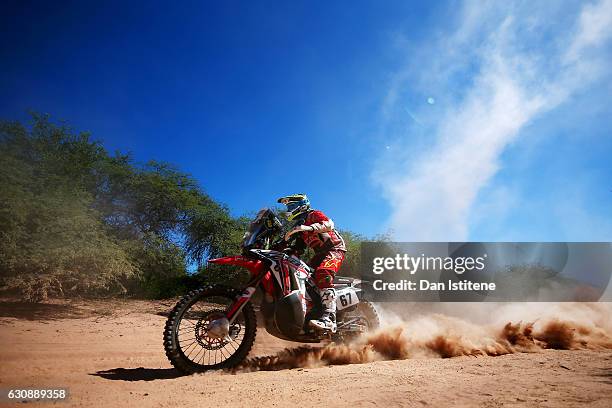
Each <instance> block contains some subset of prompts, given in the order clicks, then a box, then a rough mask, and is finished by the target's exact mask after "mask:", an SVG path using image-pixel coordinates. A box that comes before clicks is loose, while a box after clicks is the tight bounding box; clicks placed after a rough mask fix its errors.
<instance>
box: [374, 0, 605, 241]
mask: <svg viewBox="0 0 612 408" xmlns="http://www.w3.org/2000/svg"><path fill="white" fill-rule="evenodd" d="M492 4H493V3H488V7H481V5H480V4H475V3H466V5H465V7H464V12H463V13H462V18H461V21H460V23H459V26H458V29H457V30H456V32H455V33H454V34H453V35H452V36H449V37H444V36H443V37H442V38H441V40H439V41H437V42H436V43H435V44H434V45H433V47H432V48H431V49H427V50H425V51H424V52H423V54H425V55H428V56H429V57H428V58H429V60H428V61H425V62H424V61H422V60H421V61H420V63H421V64H422V65H421V67H419V68H415V66H414V65H411V66H410V67H409V68H407V69H406V71H405V72H400V73H398V74H397V76H396V80H395V81H394V82H393V84H392V86H391V89H390V90H389V92H388V95H389V96H388V98H387V100H386V102H385V107H384V112H385V120H386V121H389V115H390V112H402V111H404V114H405V110H404V109H397V110H394V109H392V107H393V105H398V104H401V103H403V102H402V98H401V95H402V93H403V92H405V88H407V87H415V88H416V87H419V86H420V87H423V88H425V87H427V85H426V84H430V86H431V88H436V89H435V92H431V95H432V96H433V97H435V98H436V102H437V103H436V107H437V106H439V105H440V104H439V103H438V101H440V100H441V99H442V98H440V96H444V95H448V98H447V99H448V101H447V103H446V105H445V106H444V111H443V113H441V114H439V115H438V116H436V117H434V118H433V119H435V120H436V121H437V122H436V124H434V125H432V126H431V132H432V133H431V134H432V136H433V137H432V139H433V142H432V143H431V144H430V147H429V148H427V149H425V150H424V151H419V152H415V153H414V154H411V155H408V156H406V155H404V156H392V155H387V156H386V157H385V159H384V160H381V163H382V162H384V163H386V164H384V165H382V164H381V165H380V166H379V168H378V169H377V171H376V173H375V178H376V180H377V182H378V183H379V184H380V185H381V187H382V188H383V191H384V194H385V197H386V198H387V199H388V201H389V203H390V205H391V208H392V215H391V219H390V227H391V229H392V230H393V232H394V238H395V239H398V240H400V239H410V240H423V241H426V240H431V241H450V240H457V241H461V240H467V239H468V233H469V223H468V221H469V219H470V211H471V210H472V209H473V207H474V202H475V200H476V197H477V194H478V192H479V191H480V190H481V189H482V188H483V187H485V186H486V185H487V183H488V182H489V181H490V180H491V178H492V177H493V176H494V175H495V174H496V173H497V172H498V170H499V169H500V166H501V165H502V164H501V160H500V157H501V155H502V153H503V152H504V150H505V149H506V148H507V147H508V145H509V144H511V143H512V142H514V141H515V140H516V139H517V138H518V137H519V136H520V131H521V129H523V128H524V127H525V125H527V124H528V123H530V121H532V120H533V119H534V118H536V117H537V116H538V115H541V114H543V113H545V112H547V111H550V110H551V109H554V108H555V107H556V106H558V105H559V104H560V103H563V102H565V101H567V99H568V98H569V97H571V95H572V94H574V93H575V92H577V91H580V90H582V89H585V88H587V87H588V86H589V85H591V84H592V83H593V82H594V81H596V79H597V78H598V76H600V75H601V73H602V72H604V69H605V68H608V64H609V63H608V62H607V61H606V60H605V58H602V57H599V56H598V55H597V52H596V51H597V49H598V47H601V46H602V45H605V43H606V42H607V41H609V39H610V37H611V35H612V30H611V28H610V27H612V0H604V1H601V2H599V3H595V4H586V5H584V6H583V7H582V9H581V10H580V12H579V13H575V15H574V16H570V17H572V20H573V24H574V25H575V28H574V30H570V31H569V32H567V30H566V27H552V26H551V25H550V24H551V23H550V22H551V18H554V16H553V15H551V14H549V13H553V12H554V10H551V11H547V10H545V9H539V10H538V9H533V8H531V9H521V8H520V7H518V6H517V7H514V6H513V7H510V8H506V9H503V10H501V9H499V8H495V7H492V6H491V5H492ZM496 4H500V5H501V4H502V3H496ZM550 34H552V36H553V37H554V38H555V39H556V40H557V41H553V40H551V39H549V38H548V37H547V35H550ZM429 45H431V44H429ZM457 78H463V80H462V81H459V80H458V79H457ZM458 83H459V84H460V85H462V86H463V89H461V90H460V91H461V92H457V90H456V89H452V87H454V86H457V84H458ZM415 84H417V85H415ZM453 95H458V96H453ZM396 114H397V113H396ZM417 114H418V113H417ZM419 116H420V115H419ZM383 129H388V126H383ZM405 143H406V145H405V146H404V148H405V149H408V148H409V147H410V145H409V144H408V143H407V142H405ZM401 144H402V142H400V145H401ZM400 147H401V146H400ZM393 150H397V149H393Z"/></svg>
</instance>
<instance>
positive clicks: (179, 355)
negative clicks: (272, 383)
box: [164, 285, 257, 374]
mask: <svg viewBox="0 0 612 408" xmlns="http://www.w3.org/2000/svg"><path fill="white" fill-rule="evenodd" d="M239 295H240V291H239V290H236V289H232V288H228V287H225V286H220V285H213V286H206V287H203V288H200V289H197V290H194V291H191V292H189V293H188V294H187V295H185V296H183V297H182V298H181V300H180V301H179V302H178V303H177V304H176V306H175V307H174V309H172V312H170V315H169V316H168V320H167V321H166V326H165V328H164V349H165V351H166V356H167V357H168V360H170V363H171V364H172V365H173V366H174V367H175V368H177V369H178V370H180V371H182V372H184V373H186V374H193V373H198V372H204V371H207V370H218V369H229V368H234V367H236V366H237V365H239V364H240V363H242V362H243V361H244V359H245V358H246V356H247V355H248V354H249V351H250V350H251V348H252V347H253V343H254V342H255V336H256V334H257V319H256V317H255V310H254V309H253V305H252V304H251V302H249V303H247V304H246V305H244V307H243V308H242V311H241V312H240V313H239V314H238V316H236V319H235V320H234V322H233V323H232V324H231V325H230V328H229V334H228V338H227V339H220V338H214V336H211V335H210V334H209V333H208V331H207V330H208V323H210V322H211V321H212V320H215V319H218V318H221V317H223V316H224V312H225V310H226V309H227V308H228V307H229V305H230V304H232V302H234V300H235V299H236V297H237V296H239Z"/></svg>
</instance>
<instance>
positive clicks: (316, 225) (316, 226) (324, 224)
mask: <svg viewBox="0 0 612 408" xmlns="http://www.w3.org/2000/svg"><path fill="white" fill-rule="evenodd" d="M309 218H312V221H311V222H310V223H309V225H308V227H310V228H311V231H313V232H329V231H333V229H334V222H333V221H332V220H330V219H329V218H328V217H327V216H326V215H325V214H323V213H322V212H321V211H313V212H312V214H311V215H310V216H309ZM309 221H310V220H309Z"/></svg>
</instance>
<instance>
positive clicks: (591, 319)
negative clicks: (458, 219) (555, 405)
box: [234, 303, 612, 372]
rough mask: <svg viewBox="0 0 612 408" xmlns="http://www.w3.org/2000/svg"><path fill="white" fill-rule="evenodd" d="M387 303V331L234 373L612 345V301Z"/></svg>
mask: <svg viewBox="0 0 612 408" xmlns="http://www.w3.org/2000/svg"><path fill="white" fill-rule="evenodd" d="M413 306H415V308H417V309H418V308H420V310H418V311H416V312H415V311H413V310H411V309H412V308H411V306H410V305H407V304H402V305H397V304H396V305H389V304H386V305H384V306H383V307H379V308H378V309H379V312H380V314H381V328H380V329H378V330H377V331H375V332H372V333H368V334H364V335H362V336H361V337H360V338H358V339H357V340H355V341H354V342H352V343H349V344H328V345H326V346H323V347H309V346H301V347H296V348H291V349H285V350H283V351H281V352H279V353H277V354H274V355H270V356H263V357H254V358H251V359H248V360H246V361H245V362H244V363H243V364H242V365H241V366H240V367H238V368H237V369H236V370H234V372H245V371H258V370H283V369H292V368H316V367H322V366H329V365H343V364H362V363H367V362H373V361H383V360H402V359H409V358H450V357H458V356H500V355H504V354H510V353H536V352H541V351H542V350H546V349H562V350H579V349H591V350H602V349H612V321H611V318H610V315H611V314H610V311H611V310H612V304H610V303H506V304H503V303H500V304H493V303H485V304H482V303H480V304H475V303H461V304H437V305H435V306H434V305H431V306H425V308H427V307H429V308H430V309H433V310H424V309H423V307H424V306H422V305H418V307H417V305H413Z"/></svg>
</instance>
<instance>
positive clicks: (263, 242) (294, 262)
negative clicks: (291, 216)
mask: <svg viewBox="0 0 612 408" xmlns="http://www.w3.org/2000/svg"><path fill="white" fill-rule="evenodd" d="M281 229H282V224H281V223H280V221H279V220H278V218H277V217H276V215H275V214H274V213H273V212H272V211H271V210H269V209H263V210H261V211H260V212H259V213H258V214H257V217H256V218H255V220H254V221H253V222H252V223H251V225H250V226H249V229H248V231H247V232H246V233H245V236H244V238H243V242H242V247H243V254H244V255H243V256H230V257H224V258H217V259H211V260H209V262H211V263H216V264H225V265H237V266H242V267H245V268H246V269H247V270H249V272H250V274H251V279H250V281H249V283H248V284H247V289H245V291H244V292H243V294H242V295H241V296H240V298H239V299H238V300H237V301H236V302H235V303H234V304H233V305H232V306H231V307H230V308H229V310H228V311H227V318H228V319H229V321H230V322H231V321H232V318H233V316H234V315H235V314H236V313H237V312H238V311H240V308H241V306H242V305H244V304H245V303H246V302H248V301H249V300H250V298H251V296H252V295H253V293H254V292H255V289H256V288H257V287H258V286H259V287H261V288H262V290H263V292H264V297H263V300H262V304H261V312H262V314H263V315H264V318H265V323H266V330H267V331H268V332H270V334H272V335H274V336H276V337H280V338H283V339H286V340H293V341H302V342H309V341H314V342H319V341H320V340H321V336H320V335H319V334H318V333H315V332H313V331H312V330H311V329H310V328H309V327H308V321H309V320H311V319H316V318H318V317H319V316H320V314H321V310H320V297H319V293H318V290H316V286H315V284H314V281H313V280H312V274H313V271H312V269H311V268H310V267H309V266H308V265H307V264H306V263H305V262H304V261H302V260H300V259H299V258H298V257H296V256H295V255H292V254H287V253H285V252H282V251H278V250H274V249H267V248H269V247H273V248H275V247H276V248H278V247H279V244H280V242H276V243H272V242H271V241H270V240H271V238H272V237H273V236H274V235H277V234H278V233H279V232H280V231H281ZM359 283H360V281H359V280H357V279H349V278H344V279H343V278H339V279H338V282H337V283H336V285H335V287H336V290H337V297H338V300H339V302H338V305H337V311H338V313H342V311H343V310H344V309H349V308H351V307H352V306H355V305H356V304H357V303H359V299H358V297H357V292H359V291H360V289H359V288H358V287H356V285H358V284H359ZM345 326H347V328H348V327H351V328H353V329H355V327H352V326H350V325H346V324H345ZM342 328H343V325H342V322H339V329H342ZM325 335H326V336H327V333H325Z"/></svg>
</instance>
